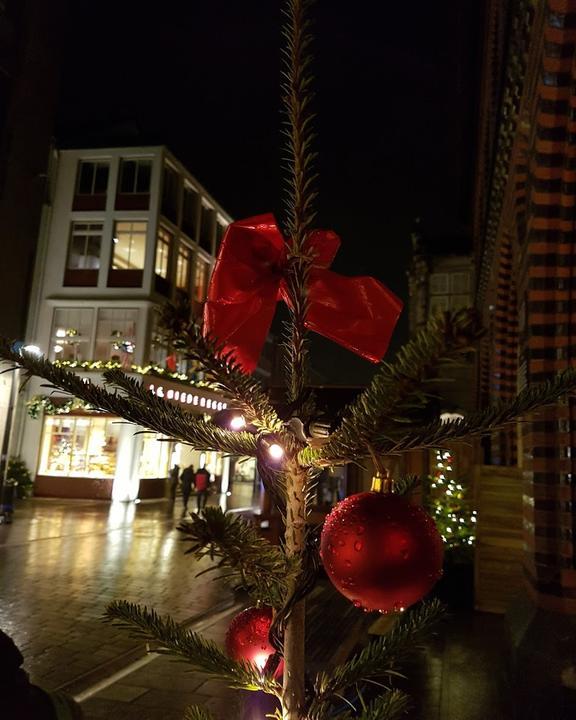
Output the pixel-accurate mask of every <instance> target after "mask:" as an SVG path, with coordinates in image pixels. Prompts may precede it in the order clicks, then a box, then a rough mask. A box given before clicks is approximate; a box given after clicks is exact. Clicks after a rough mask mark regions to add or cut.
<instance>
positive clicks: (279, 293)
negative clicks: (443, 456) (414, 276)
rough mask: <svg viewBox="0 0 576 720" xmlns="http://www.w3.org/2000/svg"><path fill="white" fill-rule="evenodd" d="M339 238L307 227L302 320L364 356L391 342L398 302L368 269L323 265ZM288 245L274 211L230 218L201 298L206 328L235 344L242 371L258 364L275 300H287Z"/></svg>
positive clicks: (230, 347)
mask: <svg viewBox="0 0 576 720" xmlns="http://www.w3.org/2000/svg"><path fill="white" fill-rule="evenodd" d="M339 247H340V238H339V237H338V235H336V233H334V232H332V231H331V230H314V231H312V232H310V233H309V235H308V239H307V247H306V251H310V250H311V251H312V255H313V257H314V260H313V265H312V268H311V269H310V274H309V280H308V313H307V316H306V327H307V328H308V329H309V330H314V331H315V332H317V333H320V335H324V337H327V338H329V339H330V340H334V341H335V342H337V343H339V344H340V345H343V346H344V347H346V348H348V349H349V350H352V352H355V353H357V354H358V355H361V356H362V357H364V358H366V359H367V360H371V361H372V362H378V361H379V360H380V359H381V358H382V356H383V355H384V353H385V352H386V350H387V348H388V343H389V342H390V337H391V335H392V331H393V330H394V326H395V325H396V321H397V320H398V316H399V315H400V311H401V310H402V302H401V301H400V300H399V299H398V298H397V297H396V296H395V295H394V293H392V292H391V291H390V290H388V288H387V287H385V286H384V285H383V284H382V283H381V282H379V281H378V280H376V279H375V278H372V277H355V278H349V277H344V276H343V275H338V274H337V273H335V272H332V271H331V270H328V269H327V268H328V267H329V266H330V264H331V263H332V260H333V259H334V257H335V255H336V253H337V252H338V248H339ZM287 263H288V246H287V245H286V243H285V241H284V238H283V236H282V234H281V233H280V231H279V230H278V227H277V225H276V221H275V220H274V216H273V215H271V214H266V215H257V216H256V217H251V218H247V219H246V220H240V221H238V222H235V223H232V224H231V225H229V226H228V229H227V230H226V233H225V235H224V238H223V240H222V246H221V248H220V252H219V254H218V259H217V261H216V266H215V268H214V272H213V273H212V279H211V280H210V286H209V288H208V298H207V300H206V304H205V306H204V334H205V335H207V336H208V335H209V336H212V337H214V338H216V339H217V340H218V341H219V342H220V343H221V344H222V345H223V349H224V351H225V352H232V353H233V355H234V358H235V359H236V361H237V362H238V363H239V364H240V365H241V367H242V368H243V369H244V370H245V371H246V372H252V371H253V370H254V369H255V368H256V365H257V364H258V359H259V357H260V352H261V350H262V347H263V345H264V343H265V341H266V336H267V334H268V330H269V328H270V324H271V323H272V318H273V317H274V311H275V308H276V302H277V301H278V300H280V299H282V300H284V302H287V303H289V302H290V301H289V297H288V292H287V288H286V282H285V280H284V275H285V272H286V267H287Z"/></svg>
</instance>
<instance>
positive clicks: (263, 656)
mask: <svg viewBox="0 0 576 720" xmlns="http://www.w3.org/2000/svg"><path fill="white" fill-rule="evenodd" d="M271 626H272V608H271V607H268V606H267V605H265V606H264V607H259V608H258V607H251V608H248V609H247V610H243V611H242V612H241V613H240V614H239V615H236V617H235V618H234V619H233V620H232V622H231V623H230V627H229V628H228V632H227V633H226V652H227V653H228V655H230V657H231V658H232V659H233V660H246V661H248V662H251V663H254V665H256V667H258V668H259V669H260V670H264V667H265V665H266V662H267V660H268V658H269V657H270V655H272V653H273V652H274V648H273V647H272V645H271V644H270V640H269V639H268V633H269V632H270V627H271ZM281 674H282V663H280V666H279V667H278V670H277V671H276V676H279V675H281Z"/></svg>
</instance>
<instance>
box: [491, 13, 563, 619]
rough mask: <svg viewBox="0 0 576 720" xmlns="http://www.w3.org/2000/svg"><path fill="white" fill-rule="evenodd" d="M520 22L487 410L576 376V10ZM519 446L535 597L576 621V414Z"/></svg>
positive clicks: (505, 117)
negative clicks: (571, 373) (557, 378)
mask: <svg viewBox="0 0 576 720" xmlns="http://www.w3.org/2000/svg"><path fill="white" fill-rule="evenodd" d="M528 5H530V6H531V7H528ZM515 13H516V15H515V19H514V22H513V23H512V24H511V28H512V30H511V33H512V38H511V42H512V45H513V47H514V51H513V52H512V53H511V56H510V57H509V58H508V64H507V83H506V87H505V89H504V92H503V100H502V103H501V104H500V106H499V108H494V109H493V110H494V111H496V112H499V114H500V116H501V118H502V120H501V123H500V131H499V139H498V148H499V149H498V151H497V157H496V160H495V166H494V172H493V183H492V188H491V197H490V201H489V202H488V210H487V215H486V217H485V219H484V222H483V226H482V230H481V232H480V234H479V237H478V238H477V242H478V243H479V247H480V248H481V250H480V252H479V255H480V257H482V258H483V259H484V260H485V261H486V262H487V264H488V267H486V266H484V267H483V268H481V274H482V278H481V281H480V283H479V287H478V295H477V299H478V303H479V307H480V308H485V307H486V302H487V300H488V298H492V299H493V300H492V303H493V307H492V312H491V314H492V317H490V318H489V324H490V325H491V328H492V330H491V332H492V335H491V338H490V339H491V342H490V345H489V350H488V354H489V358H488V359H487V360H486V362H485V365H486V367H487V368H488V371H485V373H484V382H485V383H487V385H488V387H487V393H486V394H487V396H488V402H493V401H495V400H498V399H505V398H507V397H511V396H512V395H513V394H514V393H515V392H516V391H517V390H519V389H522V388H523V387H524V386H525V385H526V384H533V383H536V382H542V381H545V380H547V379H550V378H551V377H553V376H554V375H555V374H556V373H558V372H559V371H561V370H563V369H564V368H566V367H569V366H572V365H576V0H547V1H546V2H535V3H533V4H531V3H523V2H521V1H520V0H519V2H517V3H516V6H515ZM530 13H531V15H530ZM527 23H528V24H527ZM514 28H516V35H514ZM519 28H522V29H523V34H522V35H518V29H519ZM507 103H508V104H507ZM485 316H486V313H485ZM519 434H520V438H519V447H518V454H517V460H518V464H519V465H520V466H521V468H522V474H523V490H524V510H523V519H524V540H525V562H524V567H525V575H526V580H527V584H528V588H529V590H530V592H531V594H532V596H533V597H534V599H535V600H536V601H537V602H538V604H540V605H541V606H542V607H544V608H546V609H550V610H555V611H560V612H567V613H574V614H576V402H575V401H574V400H571V399H570V400H568V399H566V400H565V401H564V402H561V403H558V404H557V405H556V406H554V407H551V408H548V409H546V410H545V411H542V412H540V413H538V414H537V415H534V416H533V417H532V418H531V422H528V423H523V424H521V425H520V433H519ZM492 456H493V457H492V460H493V461H494V462H498V463H503V464H507V465H513V464H514V462H515V459H516V448H515V438H514V437H513V436H512V435H511V434H505V435H500V436H498V437H497V438H493V441H492Z"/></svg>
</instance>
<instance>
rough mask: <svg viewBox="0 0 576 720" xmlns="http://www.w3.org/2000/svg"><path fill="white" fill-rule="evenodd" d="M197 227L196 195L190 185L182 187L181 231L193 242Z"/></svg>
mask: <svg viewBox="0 0 576 720" xmlns="http://www.w3.org/2000/svg"><path fill="white" fill-rule="evenodd" d="M197 227H198V193H197V192H196V190H194V188H193V187H192V186H191V185H184V196H183V201H182V230H183V231H184V232H185V233H186V235H188V237H189V238H192V239H193V240H195V239H196V228H197Z"/></svg>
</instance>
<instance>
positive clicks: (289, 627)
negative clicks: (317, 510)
mask: <svg viewBox="0 0 576 720" xmlns="http://www.w3.org/2000/svg"><path fill="white" fill-rule="evenodd" d="M286 471H287V472H286V491H287V492H286V495H287V504H286V534H285V541H286V554H287V555H288V556H289V557H292V556H294V555H299V554H300V553H301V551H302V550H303V548H304V541H305V533H306V507H305V498H304V488H305V485H306V480H307V473H306V470H305V469H304V468H302V467H300V466H299V465H298V463H297V462H296V461H292V462H291V463H289V464H288V463H287V467H286ZM293 590H294V588H293V587H292V588H290V592H292V591H293ZM304 628H305V603H304V601H303V600H302V601H301V602H299V603H297V604H296V605H295V606H294V607H293V608H292V612H291V613H290V617H289V618H288V621H287V622H286V627H285V631H284V692H283V696H282V717H283V718H284V720H299V718H300V717H301V714H300V713H301V708H302V707H303V704H304V667H305V662H304V661H305V658H304Z"/></svg>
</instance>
